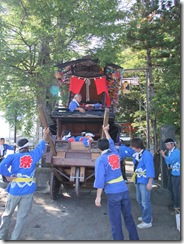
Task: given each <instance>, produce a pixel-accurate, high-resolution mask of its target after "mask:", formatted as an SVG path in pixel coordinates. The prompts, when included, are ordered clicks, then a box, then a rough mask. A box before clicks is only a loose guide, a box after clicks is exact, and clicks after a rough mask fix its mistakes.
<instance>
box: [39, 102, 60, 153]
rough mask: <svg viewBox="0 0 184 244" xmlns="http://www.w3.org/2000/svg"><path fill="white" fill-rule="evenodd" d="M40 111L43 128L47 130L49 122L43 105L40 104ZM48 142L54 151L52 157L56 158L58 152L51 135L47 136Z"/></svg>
mask: <svg viewBox="0 0 184 244" xmlns="http://www.w3.org/2000/svg"><path fill="white" fill-rule="evenodd" d="M38 109H39V112H40V120H41V123H42V126H43V128H47V127H48V125H47V120H46V117H45V113H44V110H43V105H42V104H39V105H38ZM47 140H48V142H49V144H50V148H51V150H52V155H53V156H56V154H57V152H56V149H55V146H54V143H53V141H52V138H51V136H50V134H49V135H48V136H47Z"/></svg>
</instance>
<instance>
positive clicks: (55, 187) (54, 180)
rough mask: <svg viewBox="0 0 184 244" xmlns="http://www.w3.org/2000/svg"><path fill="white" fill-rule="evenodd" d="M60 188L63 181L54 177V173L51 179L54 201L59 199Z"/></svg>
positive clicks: (51, 194) (51, 191)
mask: <svg viewBox="0 0 184 244" xmlns="http://www.w3.org/2000/svg"><path fill="white" fill-rule="evenodd" d="M60 186H61V181H59V180H58V178H57V177H56V176H55V175H54V172H52V173H51V178H50V196H51V198H52V199H53V200H56V199H58V197H59V189H60Z"/></svg>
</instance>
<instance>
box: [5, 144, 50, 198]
mask: <svg viewBox="0 0 184 244" xmlns="http://www.w3.org/2000/svg"><path fill="white" fill-rule="evenodd" d="M19 151H20V152H19V153H15V154H10V155H8V156H7V157H6V158H5V159H4V160H3V161H2V165H0V167H2V170H1V172H2V174H3V175H6V176H10V175H11V176H13V177H16V179H14V180H13V181H12V182H11V183H10V184H9V186H8V188H7V191H8V192H9V193H10V194H12V195H20V194H21V195H24V194H29V193H32V192H34V191H35V189H36V183H35V181H34V179H33V177H34V173H35V168H36V164H37V162H38V161H39V160H40V159H41V157H42V155H43V153H44V151H45V142H44V141H40V143H39V144H38V145H37V146H36V148H35V149H34V150H31V151H29V150H23V151H21V149H20V147H19ZM4 164H6V166H7V168H10V167H11V169H10V170H8V169H7V168H3V165H4ZM23 178H25V181H24V179H23ZM31 179H32V180H31ZM28 180H30V181H28Z"/></svg>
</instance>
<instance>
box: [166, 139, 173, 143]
mask: <svg viewBox="0 0 184 244" xmlns="http://www.w3.org/2000/svg"><path fill="white" fill-rule="evenodd" d="M168 142H170V143H174V141H173V139H171V138H167V139H166V140H165V141H164V143H168Z"/></svg>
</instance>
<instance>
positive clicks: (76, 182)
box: [75, 167, 80, 196]
mask: <svg viewBox="0 0 184 244" xmlns="http://www.w3.org/2000/svg"><path fill="white" fill-rule="evenodd" d="M75 177H76V178H75V193H76V195H77V196H79V185H80V183H79V181H80V168H78V167H77V168H76V173H75Z"/></svg>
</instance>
